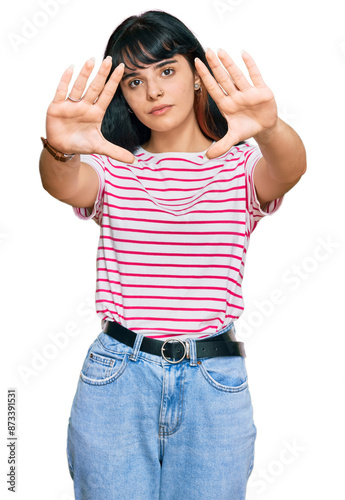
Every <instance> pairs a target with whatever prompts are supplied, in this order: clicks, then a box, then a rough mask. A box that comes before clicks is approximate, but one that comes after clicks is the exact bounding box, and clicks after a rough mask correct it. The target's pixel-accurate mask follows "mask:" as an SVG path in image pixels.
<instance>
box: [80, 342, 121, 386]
mask: <svg viewBox="0 0 345 500" xmlns="http://www.w3.org/2000/svg"><path fill="white" fill-rule="evenodd" d="M128 358H129V354H127V353H121V352H113V351H111V350H109V351H108V350H107V349H106V348H105V347H104V346H103V345H102V344H101V343H100V342H99V341H98V339H96V340H95V341H94V342H93V344H91V347H90V348H89V350H88V352H87V355H86V357H85V360H84V363H83V366H82V369H81V371H80V378H81V380H82V381H83V382H85V383H87V384H90V385H105V384H110V383H111V382H113V381H114V380H116V379H117V378H118V377H120V375H122V373H123V372H124V370H125V368H126V366H127V364H128Z"/></svg>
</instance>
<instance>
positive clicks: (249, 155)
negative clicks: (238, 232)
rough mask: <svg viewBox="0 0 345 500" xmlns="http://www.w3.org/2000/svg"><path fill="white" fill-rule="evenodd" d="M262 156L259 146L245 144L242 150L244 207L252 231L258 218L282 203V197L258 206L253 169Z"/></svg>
mask: <svg viewBox="0 0 345 500" xmlns="http://www.w3.org/2000/svg"><path fill="white" fill-rule="evenodd" d="M260 158H262V153H261V150H260V148H259V146H251V145H248V144H247V149H245V151H244V169H245V179H246V207H247V213H248V216H249V230H250V232H253V231H254V229H255V227H256V226H257V224H258V222H259V220H260V219H262V218H263V217H265V215H272V214H273V213H274V212H276V211H277V210H278V208H279V207H280V205H281V204H282V201H283V197H281V198H277V199H276V200H272V201H270V202H269V203H267V204H266V205H265V206H264V208H262V207H261V206H260V203H259V200H258V198H257V194H256V189H255V185H254V170H255V167H256V165H257V163H258V161H259V160H260Z"/></svg>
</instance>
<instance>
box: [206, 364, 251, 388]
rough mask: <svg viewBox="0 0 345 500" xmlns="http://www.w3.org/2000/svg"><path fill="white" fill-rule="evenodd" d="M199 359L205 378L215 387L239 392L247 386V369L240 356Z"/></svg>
mask: <svg viewBox="0 0 345 500" xmlns="http://www.w3.org/2000/svg"><path fill="white" fill-rule="evenodd" d="M199 361H200V364H199V366H200V369H201V372H202V374H203V375H204V377H205V379H206V380H207V381H208V382H209V384H211V385H212V386H213V387H215V388H216V389H218V390H220V391H224V392H241V391H243V390H244V389H246V388H247V387H248V379H247V369H246V365H245V360H244V358H243V357H242V356H218V357H214V358H203V359H200V360H199Z"/></svg>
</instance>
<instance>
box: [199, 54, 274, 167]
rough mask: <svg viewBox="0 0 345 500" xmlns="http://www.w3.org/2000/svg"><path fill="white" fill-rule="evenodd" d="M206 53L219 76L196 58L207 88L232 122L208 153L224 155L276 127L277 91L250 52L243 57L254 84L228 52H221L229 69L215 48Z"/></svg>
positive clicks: (212, 155) (229, 121) (221, 110)
mask: <svg viewBox="0 0 345 500" xmlns="http://www.w3.org/2000/svg"><path fill="white" fill-rule="evenodd" d="M206 56H207V59H208V61H209V64H210V67H211V68H212V71H213V73H214V75H215V77H216V78H217V80H216V79H215V78H213V76H212V75H211V74H210V72H209V71H208V69H207V67H206V66H205V64H203V63H202V62H201V61H199V60H197V61H196V68H197V71H198V73H199V74H200V77H201V78H202V81H203V82H204V84H205V87H206V89H207V90H208V92H209V93H210V95H211V96H212V98H213V99H214V101H215V103H216V104H217V106H218V108H219V110H220V112H221V113H222V115H223V116H224V118H225V119H226V120H227V122H228V132H227V134H226V135H225V136H224V137H223V138H222V139H221V140H220V141H218V142H217V143H216V144H214V145H213V146H212V147H211V148H210V150H209V152H210V154H209V152H208V154H207V156H208V157H209V158H211V157H216V156H220V155H222V154H223V153H225V152H226V151H228V150H229V149H230V148H231V147H232V146H233V145H234V144H236V143H238V142H240V141H243V140H245V139H249V138H250V137H254V136H256V135H257V134H259V133H261V132H264V131H267V130H270V129H272V128H273V127H274V126H275V125H276V123H277V119H278V116H277V105H276V102H275V99H274V95H273V93H272V91H271V90H270V89H269V88H268V87H267V85H266V84H265V82H264V81H263V79H262V77H261V75H260V72H259V70H258V68H257V66H256V65H255V63H254V61H253V59H252V58H251V56H249V54H246V53H245V54H244V55H243V57H244V60H245V63H246V65H247V68H248V70H249V74H250V76H251V79H252V81H253V83H254V87H253V86H252V85H250V83H249V82H248V81H247V79H246V78H245V77H244V75H243V73H242V72H241V71H240V69H239V68H238V67H237V66H236V65H235V64H234V63H233V61H232V59H231V58H230V56H228V54H226V52H224V51H221V52H218V56H219V58H220V59H221V60H222V62H223V64H224V67H225V68H226V70H227V71H228V72H227V71H225V70H224V69H223V67H222V66H221V65H220V63H219V61H218V59H217V57H216V56H215V54H214V53H213V52H212V51H208V52H207V53H206ZM231 77H232V78H231ZM222 89H223V90H222ZM211 150H212V152H211Z"/></svg>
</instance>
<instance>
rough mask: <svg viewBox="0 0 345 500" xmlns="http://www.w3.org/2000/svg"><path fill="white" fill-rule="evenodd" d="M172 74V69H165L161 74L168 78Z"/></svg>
mask: <svg viewBox="0 0 345 500" xmlns="http://www.w3.org/2000/svg"><path fill="white" fill-rule="evenodd" d="M173 72H174V70H173V68H166V69H163V74H164V75H165V76H170V75H171V74H172V73H173Z"/></svg>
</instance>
